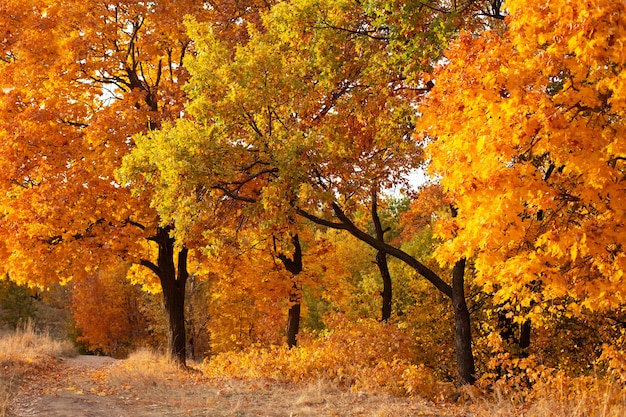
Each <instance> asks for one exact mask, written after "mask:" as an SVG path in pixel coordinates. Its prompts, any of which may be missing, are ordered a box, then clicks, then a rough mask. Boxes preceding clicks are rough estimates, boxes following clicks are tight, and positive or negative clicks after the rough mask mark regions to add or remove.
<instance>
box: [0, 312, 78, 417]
mask: <svg viewBox="0 0 626 417" xmlns="http://www.w3.org/2000/svg"><path fill="white" fill-rule="evenodd" d="M75 355H76V350H75V349H74V347H73V346H72V345H71V344H70V343H69V342H65V341H59V340H55V339H53V338H51V337H50V336H49V335H47V334H42V333H37V332H36V331H35V329H34V326H33V324H32V323H30V322H29V323H27V324H26V325H25V326H24V328H22V329H18V330H17V331H15V332H8V331H3V332H2V334H0V369H2V372H0V417H6V416H8V413H9V411H8V409H9V403H10V400H11V398H12V397H13V396H14V394H15V392H16V390H17V388H18V387H19V384H20V383H21V381H22V379H23V378H24V377H25V376H26V375H33V374H35V373H36V372H45V370H46V369H47V368H48V367H49V366H50V364H51V363H52V362H54V359H55V358H60V357H68V356H75Z"/></svg>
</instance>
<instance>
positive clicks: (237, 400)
mask: <svg viewBox="0 0 626 417" xmlns="http://www.w3.org/2000/svg"><path fill="white" fill-rule="evenodd" d="M105 379H106V380H107V383H108V384H110V386H111V387H117V391H118V394H119V395H120V396H121V398H122V399H123V400H124V401H125V402H126V403H127V404H128V405H131V404H132V406H133V410H135V411H134V412H135V413H136V414H137V415H143V414H142V410H145V409H146V408H147V407H158V409H159V410H160V412H161V413H162V415H179V414H180V413H185V414H187V415H192V416H206V415H210V416H215V417H219V416H259V415H262V416H398V417H403V416H407V417H408V416H415V415H424V416H442V417H443V416H453V415H456V414H455V411H454V410H456V411H458V409H457V408H456V407H453V406H448V409H447V410H446V409H443V408H438V407H435V406H434V405H433V404H431V403H428V402H425V401H422V400H419V399H409V398H400V397H394V396H391V395H388V394H373V393H364V392H351V391H349V390H346V389H345V388H342V387H339V386H338V384H337V383H336V382H331V381H327V380H322V379H320V380H317V381H313V382H310V383H299V384H295V383H281V382H277V381H276V380H267V379H263V378H259V379H238V378H232V377H226V378H207V377H204V376H203V375H202V374H201V373H199V372H197V371H184V370H181V369H179V368H178V367H176V365H175V364H173V363H172V362H170V361H169V360H168V359H167V358H166V357H165V356H163V355H161V354H159V353H154V352H151V351H147V350H141V351H139V352H136V353H134V354H131V355H130V357H129V358H128V359H127V360H125V361H121V362H120V363H119V364H118V365H117V366H115V367H112V368H110V369H109V370H108V371H107V372H106V375H105ZM420 413H422V414H420Z"/></svg>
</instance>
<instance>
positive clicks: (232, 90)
mask: <svg viewBox="0 0 626 417" xmlns="http://www.w3.org/2000/svg"><path fill="white" fill-rule="evenodd" d="M481 4H482V3H480V2H468V3H467V4H465V5H463V7H460V8H459V9H458V10H457V9H450V8H446V7H444V5H443V4H442V5H441V6H442V7H428V6H427V5H424V4H422V3H421V2H420V3H419V4H418V3H415V4H414V3H411V5H410V7H405V8H403V9H402V10H403V11H402V13H396V7H395V6H397V4H395V2H391V3H387V2H380V3H379V2H371V3H368V4H367V5H362V4H360V3H357V2H352V1H347V0H346V1H340V2H327V1H314V0H299V1H294V2H290V3H289V4H278V5H276V6H274V7H273V8H272V10H271V11H270V12H269V13H265V14H263V15H262V24H259V25H251V26H250V27H249V38H247V40H246V41H245V42H243V43H241V44H240V45H239V46H238V47H237V48H236V49H235V50H233V49H232V48H231V45H229V44H227V43H224V42H222V41H220V40H219V39H218V37H217V35H216V28H215V27H212V26H211V25H205V24H202V23H201V22H197V21H194V20H190V21H189V25H188V27H189V31H190V36H191V38H192V39H193V40H194V43H195V46H196V52H197V54H196V55H195V56H193V57H191V56H190V57H188V59H187V60H186V61H185V64H186V66H187V67H188V68H189V70H190V72H191V74H192V77H191V79H190V82H189V84H188V85H187V87H186V91H187V92H188V94H189V96H190V98H191V102H190V104H189V105H188V106H187V107H186V110H185V112H186V115H187V116H188V119H186V120H180V121H179V122H178V123H176V124H174V125H165V126H164V129H162V130H161V131H158V132H152V133H150V134H148V135H145V136H140V137H136V138H135V141H136V144H137V148H136V150H135V151H134V152H133V154H132V155H131V156H130V157H129V158H127V159H126V160H125V168H124V170H125V172H126V175H130V177H131V178H132V177H133V176H139V177H140V178H145V179H146V180H147V181H148V182H150V183H152V184H154V186H155V188H156V194H155V196H156V197H155V198H154V199H153V204H154V206H155V207H156V208H157V210H158V212H159V214H160V216H161V218H163V219H177V220H179V221H180V219H181V216H180V213H189V212H193V213H207V210H206V209H204V208H203V207H204V206H205V205H207V204H208V205H209V206H211V205H212V204H214V203H215V202H216V201H217V202H219V201H225V200H229V199H230V200H238V201H242V202H247V203H249V204H250V205H251V207H253V208H250V210H254V211H255V212H256V213H265V214H260V215H263V216H265V217H266V219H268V222H269V223H273V224H282V225H287V226H288V224H289V223H290V222H291V221H292V219H294V218H295V217H297V216H300V217H304V218H306V219H308V220H310V221H313V222H314V223H317V224H318V225H321V226H324V227H331V228H336V229H340V230H345V231H347V232H348V233H351V234H352V235H354V236H355V237H357V238H358V239H360V240H362V241H364V242H365V243H367V244H368V245H370V246H372V247H373V248H375V249H376V250H377V251H378V253H379V254H380V257H381V258H383V257H385V258H386V257H387V255H391V256H394V257H397V258H399V259H401V260H402V261H403V262H406V263H407V264H408V265H410V266H411V267H412V268H414V269H415V270H416V271H417V272H418V273H419V274H420V275H422V276H423V277H425V278H426V279H427V280H428V281H430V282H431V283H432V284H433V285H434V286H435V287H436V288H437V289H438V290H439V291H441V292H442V293H443V294H445V295H446V296H447V297H448V298H450V299H453V301H454V305H455V311H457V312H458V314H457V315H456V317H457V318H458V322H457V325H456V326H457V330H458V331H457V335H458V336H459V337H458V353H459V364H460V367H459V372H460V375H461V380H462V381H463V382H471V381H473V379H474V373H475V372H474V365H473V358H472V354H471V336H470V333H469V312H468V310H467V306H466V304H465V300H464V293H463V285H464V276H463V271H464V261H463V260H459V264H458V266H457V267H456V268H454V272H453V279H452V281H453V285H450V284H449V283H448V282H446V281H445V280H444V279H442V278H441V277H440V276H439V275H438V274H436V273H435V272H433V271H432V270H431V269H429V268H427V267H426V266H425V265H424V264H423V263H422V262H420V261H419V260H417V259H416V258H414V257H412V256H410V255H409V254H407V253H406V252H404V251H402V250H401V249H399V248H398V247H395V246H393V245H390V244H389V243H388V242H386V241H385V237H384V230H385V226H384V225H382V224H381V223H380V222H379V221H377V217H378V210H377V209H378V204H379V201H380V199H381V198H382V197H381V196H383V195H384V191H385V190H391V189H394V188H396V187H400V186H408V178H409V176H410V173H411V172H412V171H413V170H414V169H416V168H417V167H419V166H421V165H422V164H423V161H424V159H423V157H422V147H421V144H420V143H418V142H416V141H414V140H413V138H412V131H413V128H414V123H415V117H416V111H415V107H416V104H417V103H419V101H420V100H421V98H422V97H423V95H424V94H425V93H427V92H428V91H429V90H430V89H431V88H432V86H433V83H432V81H431V80H430V77H429V76H428V75H424V71H427V70H428V69H429V68H431V67H432V65H433V64H434V63H435V62H437V60H438V59H439V57H440V54H441V51H443V49H444V48H445V46H446V44H447V41H448V39H449V38H450V37H452V36H453V34H454V33H455V31H456V29H457V28H458V25H459V24H463V22H464V20H463V16H464V14H463V13H467V16H475V12H476V11H477V10H479V9H480V7H478V6H479V5H481ZM416 56H419V57H420V58H419V60H417V61H415V60H416ZM409 57H410V58H409ZM416 62H417V64H416ZM358 213H370V214H369V215H368V216H367V217H365V218H364V217H359V216H358V215H357V214H358ZM268 214H269V216H268ZM182 217H186V216H182ZM192 220H193V219H192ZM378 220H380V219H378ZM183 221H184V220H183ZM368 223H370V224H372V225H373V226H374V233H373V234H370V233H368V232H367V224H368ZM381 263H382V262H381ZM389 294H390V293H389Z"/></svg>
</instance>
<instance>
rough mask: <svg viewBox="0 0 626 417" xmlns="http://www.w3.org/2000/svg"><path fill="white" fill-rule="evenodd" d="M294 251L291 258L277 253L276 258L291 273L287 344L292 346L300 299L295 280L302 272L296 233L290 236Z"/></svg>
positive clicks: (298, 325)
mask: <svg viewBox="0 0 626 417" xmlns="http://www.w3.org/2000/svg"><path fill="white" fill-rule="evenodd" d="M291 242H292V243H293V247H294V251H293V258H291V259H290V258H288V257H287V256H286V255H284V254H282V253H279V254H278V259H280V260H281V262H282V263H283V265H284V266H285V269H286V270H287V271H289V272H290V273H291V280H292V283H293V284H292V291H291V295H290V297H289V301H290V302H291V307H290V308H289V313H288V319H287V346H289V347H290V348H292V347H294V346H296V345H297V343H298V332H299V331H300V310H301V306H300V301H301V295H300V291H301V288H300V286H299V284H298V281H297V280H296V277H297V275H298V274H299V273H300V272H302V247H301V246H300V238H299V237H298V235H297V234H296V235H293V236H292V237H291Z"/></svg>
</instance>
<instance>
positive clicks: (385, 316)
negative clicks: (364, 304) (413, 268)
mask: <svg viewBox="0 0 626 417" xmlns="http://www.w3.org/2000/svg"><path fill="white" fill-rule="evenodd" d="M376 265H378V270H379V271H380V276H381V277H382V279H383V290H382V291H381V293H380V295H381V297H382V299H383V306H382V308H381V318H380V320H381V321H388V320H389V319H390V318H391V300H392V285H391V274H390V273H389V266H388V265H387V254H386V253H385V252H382V251H379V252H378V253H377V254H376Z"/></svg>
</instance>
